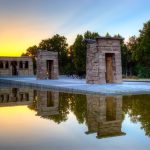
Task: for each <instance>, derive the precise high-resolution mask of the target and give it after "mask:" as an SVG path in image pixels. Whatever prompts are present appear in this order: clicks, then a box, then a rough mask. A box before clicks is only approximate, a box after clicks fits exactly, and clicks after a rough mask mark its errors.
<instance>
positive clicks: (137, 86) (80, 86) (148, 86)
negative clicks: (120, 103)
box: [0, 77, 150, 95]
mask: <svg viewBox="0 0 150 150" xmlns="http://www.w3.org/2000/svg"><path fill="white" fill-rule="evenodd" d="M0 83H8V84H17V85H24V86H30V87H39V88H48V89H52V90H57V91H62V92H75V93H84V94H85V93H86V94H87V93H93V94H105V95H116V94H117V95H120V94H121V95H122V94H144V93H150V82H142V81H140V82H135V81H128V82H127V80H126V82H123V83H121V84H101V85H97V84H86V80H85V79H82V80H81V79H71V78H67V77H60V78H59V79H58V80H37V79H36V78H35V77H10V78H2V77H1V78H0Z"/></svg>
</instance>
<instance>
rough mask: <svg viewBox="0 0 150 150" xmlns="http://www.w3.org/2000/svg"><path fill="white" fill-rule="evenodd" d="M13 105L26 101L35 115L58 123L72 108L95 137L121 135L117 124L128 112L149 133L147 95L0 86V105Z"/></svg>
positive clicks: (149, 113) (149, 101)
mask: <svg viewBox="0 0 150 150" xmlns="http://www.w3.org/2000/svg"><path fill="white" fill-rule="evenodd" d="M16 105H28V108H30V109H31V110H34V111H36V112H37V115H38V116H41V117H42V118H45V119H50V120H53V121H54V122H56V123H58V124H60V123H61V122H65V121H66V120H67V119H68V115H69V113H70V112H72V113H73V114H74V115H75V117H76V119H77V121H78V123H80V124H86V126H87V128H88V131H87V132H86V134H91V133H97V138H104V137H110V136H120V135H124V134H125V133H123V132H122V131H121V126H122V121H123V119H124V117H125V114H128V115H129V116H130V119H131V121H132V122H133V123H136V122H140V123H141V128H142V129H144V130H145V134H146V135H147V136H150V109H149V108H150V95H130V96H103V95H91V94H87V95H82V94H71V93H61V92H60V93H59V92H54V91H48V90H45V89H40V90H35V89H30V88H28V87H17V86H16V87H12V88H11V87H9V86H8V87H4V88H1V89H0V106H1V107H2V106H16Z"/></svg>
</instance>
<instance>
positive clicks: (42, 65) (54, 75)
mask: <svg viewBox="0 0 150 150" xmlns="http://www.w3.org/2000/svg"><path fill="white" fill-rule="evenodd" d="M48 61H51V65H50V64H49V65H50V67H48V66H47V65H48V64H47V62H48ZM58 76H59V71H58V53H57V52H50V51H43V50H39V51H38V56H37V79H41V80H42V79H58Z"/></svg>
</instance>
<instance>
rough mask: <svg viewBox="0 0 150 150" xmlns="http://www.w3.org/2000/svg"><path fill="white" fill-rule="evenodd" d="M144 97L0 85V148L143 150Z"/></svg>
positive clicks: (149, 127) (147, 99)
mask: <svg viewBox="0 0 150 150" xmlns="http://www.w3.org/2000/svg"><path fill="white" fill-rule="evenodd" d="M149 108H150V95H130V96H102V95H80V94H68V93H59V92H54V91H53V92H51V91H47V90H45V89H43V90H39V89H36V90H35V89H31V88H27V87H9V86H3V88H0V124H1V128H0V133H1V134H0V150H9V149H11V150H20V149H23V150H25V149H32V150H48V149H64V150H67V149H68V150H71V149H73V150H76V149H82V150H84V149H86V150H93V149H94V150H95V149H96V150H97V149H106V150H109V149H111V150H116V149H121V150H126V149H128V150H133V149H136V150H147V149H148V148H149V147H150V138H149V136H150V109H149Z"/></svg>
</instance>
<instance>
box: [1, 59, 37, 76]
mask: <svg viewBox="0 0 150 150" xmlns="http://www.w3.org/2000/svg"><path fill="white" fill-rule="evenodd" d="M13 75H15V76H33V75H34V74H33V62H32V58H31V57H28V56H22V57H3V56H1V57H0V76H13Z"/></svg>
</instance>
